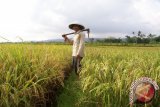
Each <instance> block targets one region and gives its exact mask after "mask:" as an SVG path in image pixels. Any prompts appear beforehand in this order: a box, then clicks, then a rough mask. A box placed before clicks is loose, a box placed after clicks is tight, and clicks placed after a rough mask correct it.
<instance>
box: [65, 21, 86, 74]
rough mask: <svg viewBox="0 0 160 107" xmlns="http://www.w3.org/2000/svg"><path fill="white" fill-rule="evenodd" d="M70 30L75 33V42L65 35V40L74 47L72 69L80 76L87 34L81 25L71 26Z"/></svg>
mask: <svg viewBox="0 0 160 107" xmlns="http://www.w3.org/2000/svg"><path fill="white" fill-rule="evenodd" d="M69 28H70V29H72V30H74V31H75V35H74V38H73V40H71V39H69V38H68V37H67V36H66V35H63V38H64V39H65V42H69V43H70V44H72V45H73V47H72V67H73V69H74V70H75V73H76V75H78V74H79V73H78V71H79V68H80V67H81V64H80V62H81V60H82V58H83V57H84V47H85V34H84V33H83V32H82V30H84V29H85V27H84V26H83V25H80V24H70V25H69Z"/></svg>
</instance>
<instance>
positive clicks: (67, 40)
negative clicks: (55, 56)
mask: <svg viewBox="0 0 160 107" xmlns="http://www.w3.org/2000/svg"><path fill="white" fill-rule="evenodd" d="M62 36H63V38H64V41H65V42H68V43H69V44H71V45H73V40H71V39H69V38H68V37H67V36H66V35H62Z"/></svg>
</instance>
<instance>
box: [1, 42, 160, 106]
mask: <svg viewBox="0 0 160 107" xmlns="http://www.w3.org/2000/svg"><path fill="white" fill-rule="evenodd" d="M85 54H86V56H85V57H84V59H83V60H82V70H81V73H80V77H79V78H78V77H76V76H75V74H74V72H72V73H71V75H70V78H69V79H68V80H67V81H66V82H65V83H64V82H63V80H64V79H63V76H62V75H61V73H62V72H63V71H64V70H70V65H71V46H69V45H47V44H1V45H0V107H35V106H37V105H41V107H45V106H43V103H46V102H47V101H48V100H51V101H53V100H55V99H54V98H53V99H49V98H47V97H46V96H47V95H49V96H50V95H52V94H53V93H54V92H53V93H51V91H54V89H55V87H59V86H63V88H64V89H63V90H60V91H61V95H60V96H59V98H58V99H57V102H58V103H59V104H58V105H59V107H129V89H130V86H131V83H132V82H133V81H134V80H136V79H138V78H140V77H144V76H147V77H150V78H152V79H153V80H155V81H156V82H157V83H158V85H160V80H159V78H160V47H116V46H92V47H91V46H87V47H86V51H85ZM46 93H47V94H46ZM48 93H50V94H48ZM158 95H159V93H158V92H157V94H156V96H155V97H156V98H155V100H153V102H152V104H151V105H150V106H152V107H158V106H159V101H160V98H159V96H158ZM74 97H75V98H74ZM69 98H70V99H71V100H70V99H69ZM71 103H72V104H71ZM45 105H46V104H45ZM52 106H53V107H54V105H52ZM48 107H49V106H48ZM135 107H138V106H135ZM143 107H144V106H143Z"/></svg>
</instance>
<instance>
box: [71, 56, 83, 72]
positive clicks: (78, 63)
mask: <svg viewBox="0 0 160 107" xmlns="http://www.w3.org/2000/svg"><path fill="white" fill-rule="evenodd" d="M82 58H83V57H80V58H79V59H77V57H76V56H73V57H72V68H73V70H74V71H75V73H76V74H78V70H79V68H80V67H81V60H82Z"/></svg>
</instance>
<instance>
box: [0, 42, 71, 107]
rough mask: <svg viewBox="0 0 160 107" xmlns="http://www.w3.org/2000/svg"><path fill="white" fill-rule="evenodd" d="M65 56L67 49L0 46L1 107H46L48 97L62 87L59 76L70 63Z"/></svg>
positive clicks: (12, 45) (53, 46)
mask: <svg viewBox="0 0 160 107" xmlns="http://www.w3.org/2000/svg"><path fill="white" fill-rule="evenodd" d="M66 53H68V54H70V53H71V52H70V47H67V46H55V45H32V44H2V45H0V107H33V106H40V107H45V106H44V105H46V104H45V103H46V102H47V100H48V97H47V95H48V96H49V95H50V94H54V88H55V87H58V86H59V85H63V77H62V76H61V75H60V74H61V72H62V71H63V70H64V69H68V68H69V67H70V62H71V61H70V58H71V57H70V56H68V55H66ZM53 99H54V98H53ZM53 99H52V100H53Z"/></svg>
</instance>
